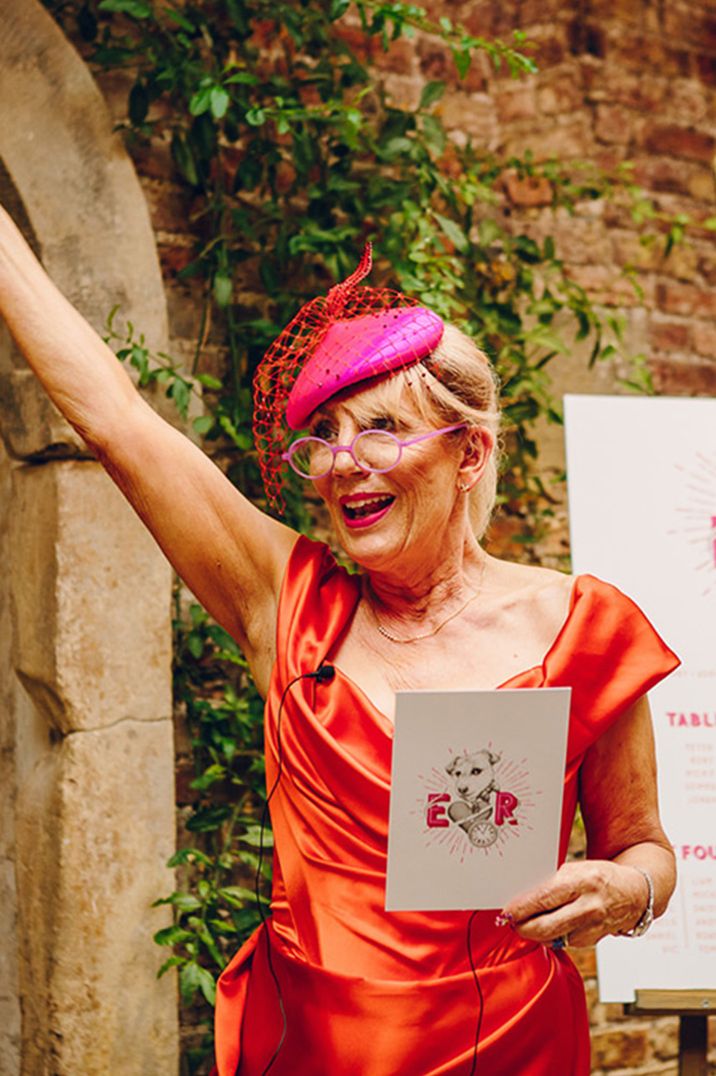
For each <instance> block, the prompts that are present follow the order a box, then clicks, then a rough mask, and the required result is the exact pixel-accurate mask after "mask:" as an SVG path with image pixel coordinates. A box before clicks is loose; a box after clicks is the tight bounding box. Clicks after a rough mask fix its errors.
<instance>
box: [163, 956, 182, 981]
mask: <svg viewBox="0 0 716 1076" xmlns="http://www.w3.org/2000/svg"><path fill="white" fill-rule="evenodd" d="M185 963H186V958H185V957H183V956H170V957H169V959H168V960H165V961H164V963H163V964H162V966H161V968H160V969H159V971H158V972H157V979H161V977H162V975H165V974H166V973H167V972H168V971H169V969H170V968H176V967H178V966H179V965H180V964H185Z"/></svg>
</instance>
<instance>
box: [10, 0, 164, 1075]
mask: <svg viewBox="0 0 716 1076" xmlns="http://www.w3.org/2000/svg"><path fill="white" fill-rule="evenodd" d="M0 199H2V201H3V202H4V203H5V204H6V205H7V206H8V208H9V209H10V211H11V212H12V213H13V215H14V216H15V219H16V220H17V222H18V223H19V225H20V227H21V228H22V229H23V231H24V232H25V234H26V235H27V237H28V239H29V240H30V242H31V243H33V245H34V247H35V250H36V252H37V253H38V254H39V256H40V257H41V259H42V261H43V263H44V265H45V267H46V268H47V269H48V271H49V273H50V275H51V276H52V277H53V279H54V280H55V281H56V283H57V284H58V285H59V287H60V288H61V289H62V290H63V291H64V292H65V294H66V295H68V297H69V298H70V299H71V300H72V302H74V303H75V305H76V306H78V307H79V309H81V310H82V312H83V313H84V314H85V316H87V317H88V318H89V320H90V321H91V322H92V323H93V324H94V325H95V326H97V327H101V325H102V323H103V321H104V319H105V317H106V314H107V312H108V310H109V309H110V308H111V307H112V306H113V305H114V304H116V303H119V304H120V305H121V310H122V313H123V315H124V316H125V317H127V318H129V319H131V320H132V321H133V322H134V323H135V324H137V325H138V326H141V328H142V330H143V331H144V332H145V334H146V335H147V338H148V340H149V341H150V342H151V344H152V345H153V346H155V347H164V346H166V309H165V298H164V292H163V288H162V282H161V275H160V272H159V266H158V262H157V257H156V250H155V246H154V239H153V235H152V232H151V227H150V224H149V220H148V215H147V210H146V205H145V202H144V198H143V195H142V192H141V189H140V187H139V184H138V181H137V179H136V176H135V174H134V171H133V169H132V167H131V164H130V162H129V160H128V158H127V156H126V154H125V152H124V150H123V147H122V145H121V142H119V141H118V139H117V138H116V136H114V135H113V134H112V129H111V121H110V118H109V115H108V113H107V110H106V108H105V105H104V102H103V100H102V97H101V95H100V93H99V91H98V90H97V88H96V86H95V85H94V83H93V81H92V79H91V77H90V75H89V73H88V71H87V69H86V67H85V65H84V64H83V62H82V60H81V59H80V57H79V56H78V55H77V53H76V52H75V51H74V49H73V48H72V47H71V46H70V45H69V43H68V42H67V40H66V39H65V38H64V36H63V35H62V33H61V32H60V30H59V29H58V27H57V26H56V24H55V23H54V22H53V20H52V19H51V18H50V16H49V15H48V14H47V13H46V12H45V10H44V9H43V8H42V7H41V5H40V4H39V3H38V2H37V0H4V2H3V34H2V35H0ZM0 434H2V441H3V442H4V444H0V556H2V562H3V566H4V568H5V571H4V572H3V573H2V575H1V576H0V898H1V899H0V939H1V940H0V1070H1V1071H2V1072H3V1073H4V1074H6V1076H19V1074H23V1076H43V1074H47V1076H78V1074H80V1073H81V1074H82V1076H100V1074H102V1076H103V1074H110V1073H111V1074H116V1073H120V1072H121V1073H122V1076H165V1074H166V1076H172V1074H174V1073H176V1071H177V1065H178V1060H177V1056H178V1050H177V1016H176V985H175V983H174V982H173V981H172V976H167V977H165V978H164V979H162V980H160V981H159V983H157V980H156V971H157V968H158V966H159V963H160V961H161V954H160V951H159V950H158V949H157V947H156V946H155V945H154V943H153V941H152V934H153V932H154V931H155V930H157V929H159V928H160V927H161V926H163V925H165V924H166V921H167V920H166V915H165V913H164V912H160V911H158V910H156V909H154V910H153V909H151V907H150V905H151V902H152V900H154V899H156V897H158V896H160V895H163V894H165V893H166V892H167V890H168V889H170V888H171V885H172V879H171V874H170V872H169V871H168V870H167V869H166V867H165V863H166V860H167V858H168V857H169V855H170V854H171V851H172V848H173V843H174V796H173V790H174V789H173V750H172V725H171V694H170V660H171V635H170V586H171V573H170V570H169V567H168V565H167V564H166V562H165V561H164V560H163V558H162V557H161V555H160V554H159V552H158V551H157V550H156V548H155V547H154V545H153V543H152V541H151V539H150V538H149V537H148V535H147V534H146V533H145V532H144V530H143V528H142V526H141V525H140V523H139V522H138V520H137V519H136V518H135V517H134V516H133V514H132V512H131V510H130V509H129V508H128V507H127V506H126V505H125V503H124V501H123V500H122V498H121V496H120V495H119V493H118V492H117V491H116V489H115V488H114V487H113V485H112V483H111V482H110V481H109V479H107V477H106V476H105V475H104V472H103V471H102V470H101V468H100V467H99V466H98V464H96V463H95V462H94V461H93V460H91V459H90V458H89V457H88V454H87V452H86V450H85V449H84V447H83V446H82V444H81V443H80V442H79V441H78V439H77V437H76V436H75V434H74V432H73V431H72V430H71V429H70V428H69V426H67V424H66V423H65V422H64V421H63V420H62V419H61V418H60V417H59V415H58V414H57V413H56V412H55V411H54V409H53V408H52V407H51V406H50V405H49V403H48V402H47V400H46V399H45V397H44V396H43V394H42V392H41V391H40V390H39V388H38V386H37V385H36V383H35V382H34V380H33V378H32V375H31V374H30V373H29V371H27V369H26V368H25V367H24V363H23V361H22V360H21V359H20V358H19V357H18V356H17V355H16V354H15V353H14V351H13V349H12V346H11V344H10V341H9V338H8V336H7V334H6V333H4V330H3V328H2V326H0ZM8 569H9V570H8Z"/></svg>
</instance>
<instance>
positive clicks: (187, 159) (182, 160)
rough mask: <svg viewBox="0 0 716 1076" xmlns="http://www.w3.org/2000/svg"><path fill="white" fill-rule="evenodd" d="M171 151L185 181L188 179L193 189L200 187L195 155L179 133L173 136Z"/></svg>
mask: <svg viewBox="0 0 716 1076" xmlns="http://www.w3.org/2000/svg"><path fill="white" fill-rule="evenodd" d="M171 151H172V157H173V159H174V163H175V164H176V166H177V168H178V169H179V171H180V172H181V174H182V175H183V176H184V179H186V181H187V182H188V183H190V184H191V186H192V187H196V186H198V185H199V174H198V172H197V168H196V161H195V160H194V154H193V153H192V151H191V149H190V147H189V145H188V144H187V141H186V139H185V138H184V136H183V135H181V134H179V132H178V131H177V132H175V133H174V134H173V135H172V141H171Z"/></svg>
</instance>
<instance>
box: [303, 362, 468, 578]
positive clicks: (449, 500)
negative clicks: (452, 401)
mask: <svg viewBox="0 0 716 1076" xmlns="http://www.w3.org/2000/svg"><path fill="white" fill-rule="evenodd" d="M391 389H392V391H391ZM431 428H437V426H436V425H433V426H430V425H428V424H427V423H426V420H425V419H424V418H422V417H421V416H420V414H419V412H418V410H417V408H416V407H415V405H414V403H413V402H412V401H411V400H410V399H409V398H407V396H406V394H405V393H403V394H402V399H399V397H398V394H397V393H396V392H395V391H394V387H392V386H391V385H390V382H388V383H383V384H382V385H381V384H379V385H376V386H373V387H370V388H366V389H363V390H361V391H357V392H354V393H352V394H349V395H345V394H342V395H341V396H339V397H336V398H335V399H333V400H329V401H328V402H327V403H326V404H324V405H323V407H321V408H320V409H319V410H318V411H317V412H316V413H315V415H314V416H313V417H312V420H311V427H310V429H311V433H312V434H313V435H314V436H316V437H322V438H324V440H326V441H328V442H330V443H331V444H333V445H336V444H340V445H349V444H350V443H351V442H352V440H353V438H354V437H355V436H356V434H358V433H360V432H362V431H363V430H370V429H379V430H388V431H390V432H391V433H393V434H395V435H396V437H398V438H400V440H408V439H410V438H412V437H417V436H419V435H420V434H423V433H428V432H430V430H431ZM464 446H465V433H464V431H456V432H455V433H448V434H443V435H441V436H438V437H434V438H431V439H430V440H427V441H423V442H422V443H420V444H416V445H411V446H409V447H408V448H405V449H404V450H403V454H402V458H401V460H400V462H399V463H398V464H397V466H396V467H394V468H393V469H392V470H391V471H388V472H386V473H385V474H375V473H370V472H366V471H363V470H361V468H360V467H358V466H357V464H356V463H354V461H353V459H352V458H351V456H350V454H349V453H348V452H339V453H338V454H337V455H336V457H335V464H334V467H333V471H332V472H331V474H329V475H326V476H325V477H324V478H319V479H315V480H314V485H315V487H316V490H317V491H318V493H319V494H320V496H321V497H322V498H323V500H324V501H325V503H326V505H327V507H328V510H329V512H330V514H331V517H332V520H333V524H334V527H335V530H336V534H337V537H338V539H339V541H340V543H341V545H342V546H343V548H344V549H345V550H346V552H347V553H348V554H349V556H350V557H351V558H352V559H353V560H354V561H356V563H358V564H360V565H361V566H362V567H364V568H367V569H374V570H383V571H388V570H391V569H393V568H400V570H402V571H412V570H413V569H414V570H416V571H420V568H421V561H424V560H425V559H426V558H427V557H428V556H429V555H431V556H434V555H435V554H436V551H437V552H439V551H440V550H441V547H442V543H443V537H442V536H443V535H445V537H446V538H447V535H448V532H450V531H451V529H454V528H455V527H457V526H458V524H459V521H460V519H464V515H465V514H464V508H463V504H464V495H462V494H459V493H458V490H457V482H458V472H459V470H460V466H461V463H462V461H463V456H464ZM458 529H459V528H458ZM453 537H455V536H454V535H453ZM460 540H462V535H461V536H460Z"/></svg>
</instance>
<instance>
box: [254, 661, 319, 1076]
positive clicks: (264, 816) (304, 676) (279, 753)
mask: <svg viewBox="0 0 716 1076" xmlns="http://www.w3.org/2000/svg"><path fill="white" fill-rule="evenodd" d="M335 675H336V670H335V668H334V667H333V665H321V666H319V668H318V669H316V671H315V672H309V673H299V674H298V676H294V678H293V680H289V682H288V683H287V684H286V687H285V688H284V689H283V694H282V695H281V701H280V703H279V706H278V717H277V718H276V757H277V759H278V767H277V770H276V777H275V778H274V782H273V784H272V785H271V789H270V791H269V793H268V795H267V796H266V800H265V802H264V806H263V810H262V812H261V826H260V829H259V858H258V864H257V866H256V878H255V879H254V893H255V896H256V908H257V911H258V913H259V919H260V920H261V925H262V927H263V928H264V931H265V933H266V962H267V964H268V967H269V972H270V973H271V978H272V979H273V982H274V986H275V987H276V993H277V995H278V1006H279V1010H280V1012H281V1022H282V1027H281V1036H280V1038H279V1040H278V1045H277V1046H276V1049H275V1050H274V1052H273V1053H272V1055H271V1057H270V1058H269V1061H268V1064H267V1065H266V1067H265V1068H264V1070H263V1072H262V1074H261V1076H266V1073H267V1072H268V1071H269V1069H271V1067H272V1066H273V1064H274V1062H275V1061H276V1058H277V1057H278V1055H279V1053H280V1052H281V1048H282V1047H283V1044H284V1042H285V1040H286V1032H287V1031H288V1021H287V1019H286V1006H285V1005H284V1003H283V994H282V993H281V985H280V983H279V981H278V976H277V975H276V971H275V968H274V966H273V958H272V956H271V939H270V937H269V932H268V920H267V918H266V913H265V912H264V909H263V902H262V900H261V867H262V866H263V858H264V833H265V831H266V826H267V824H268V818H269V804H270V803H271V799H272V797H273V794H274V792H275V791H276V789H277V788H278V786H279V782H280V780H281V777H282V776H283V744H282V742H281V718H282V716H283V708H284V705H285V702H286V697H287V695H288V693H289V691H290V690H291V688H292V687H293V686H294V685H295V684H297V683H298V682H299V680H316V681H317V683H319V684H327V683H330V681H331V680H332V679H333V677H334V676H335Z"/></svg>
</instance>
